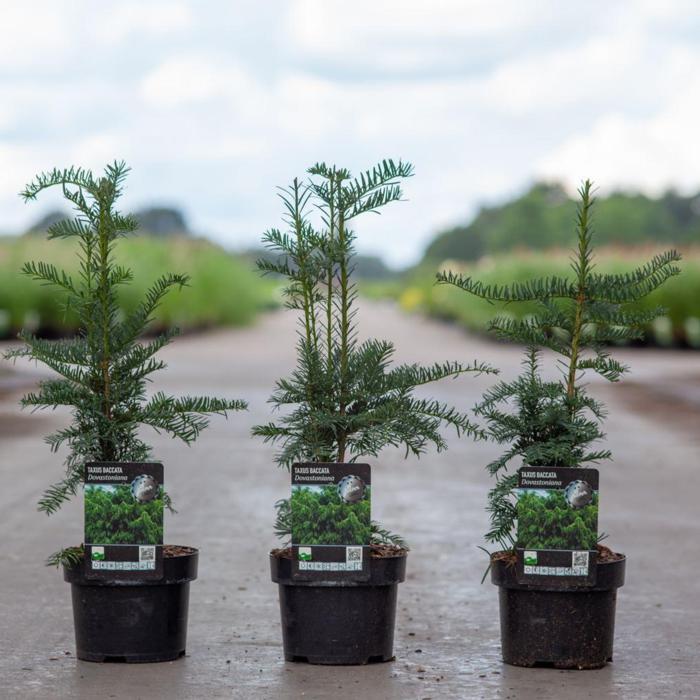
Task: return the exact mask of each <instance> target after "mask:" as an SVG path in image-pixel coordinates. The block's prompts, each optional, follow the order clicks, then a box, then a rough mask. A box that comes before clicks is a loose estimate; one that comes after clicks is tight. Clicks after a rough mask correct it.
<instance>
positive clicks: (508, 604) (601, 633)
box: [491, 557, 626, 669]
mask: <svg viewBox="0 0 700 700" xmlns="http://www.w3.org/2000/svg"><path fill="white" fill-rule="evenodd" d="M625 562H626V559H625V558H624V557H623V558H622V559H618V560H616V561H611V562H604V563H598V565H597V566H598V570H597V579H596V584H595V586H592V587H584V586H574V585H572V586H570V587H567V588H565V589H561V588H546V587H544V588H543V587H541V586H531V585H526V584H519V583H518V582H517V581H516V578H515V566H513V565H509V564H507V563H506V562H504V561H502V560H499V559H493V560H492V561H491V581H492V583H494V584H496V585H497V586H499V589H500V590H499V601H500V612H501V649H502V652H503V661H504V662H505V663H507V664H512V665H513V666H553V667H554V668H577V669H587V668H600V667H602V666H605V664H606V663H607V662H608V661H612V657H613V637H614V634H615V602H616V598H617V589H618V588H619V587H620V586H622V585H623V584H624V582H625Z"/></svg>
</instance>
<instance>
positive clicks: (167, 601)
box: [7, 162, 246, 661]
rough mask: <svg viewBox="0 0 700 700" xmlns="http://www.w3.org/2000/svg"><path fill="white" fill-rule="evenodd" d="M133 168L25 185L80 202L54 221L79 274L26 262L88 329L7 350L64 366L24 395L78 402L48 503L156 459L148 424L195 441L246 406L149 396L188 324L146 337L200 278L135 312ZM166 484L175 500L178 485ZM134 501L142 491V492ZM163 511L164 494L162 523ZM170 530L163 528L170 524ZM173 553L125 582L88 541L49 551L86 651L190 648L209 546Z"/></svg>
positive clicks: (54, 446) (135, 653)
mask: <svg viewBox="0 0 700 700" xmlns="http://www.w3.org/2000/svg"><path fill="white" fill-rule="evenodd" d="M128 171H129V169H128V168H127V167H126V165H125V164H124V163H117V162H115V163H113V164H112V165H108V166H107V167H106V168H105V170H104V174H103V175H102V176H101V177H95V176H94V175H93V174H92V173H91V172H90V171H89V170H84V169H82V168H69V169H67V170H53V171H52V172H49V173H43V174H41V175H39V176H38V177H36V179H35V180H34V181H33V182H31V183H30V184H29V185H28V186H27V187H26V189H25V190H24V191H23V192H22V197H23V198H24V199H25V200H33V199H35V198H36V197H37V195H38V194H39V193H40V192H42V191H43V190H46V189H49V188H52V187H59V188H61V189H62V192H63V196H64V197H65V198H66V199H67V200H68V201H69V202H70V203H71V204H72V205H73V207H74V209H75V210H76V212H77V213H76V216H75V218H73V219H67V220H63V221H59V222H57V223H55V224H53V225H52V226H51V227H50V228H49V230H48V237H49V239H54V238H64V239H71V240H75V241H76V243H77V247H76V255H77V256H78V258H79V261H80V266H79V272H78V273H77V274H76V275H75V276H71V275H69V274H68V273H67V272H65V271H62V270H60V269H57V268H56V267H55V266H54V265H52V264H50V263H46V262H28V263H26V264H25V265H24V267H23V269H22V272H23V273H24V274H25V275H28V276H29V277H31V278H34V279H36V280H38V281H40V282H41V283H43V284H49V285H53V286H54V287H56V288H57V289H58V290H59V291H60V292H61V293H62V294H63V295H65V300H66V306H67V308H69V309H70V310H71V312H72V313H73V314H76V316H77V318H78V319H79V322H80V323H79V328H80V330H79V332H78V334H77V335H76V336H75V337H72V338H67V339H63V340H58V341H48V340H45V339H42V338H37V337H35V336H34V335H32V334H30V333H26V332H23V333H21V334H20V339H21V340H23V341H24V343H25V345H24V346H23V347H20V348H17V349H13V350H11V351H10V352H8V353H7V357H10V358H18V357H22V358H27V359H29V360H32V361H34V362H41V363H43V364H44V365H46V366H47V367H49V368H50V369H51V370H53V371H54V372H55V373H56V375H57V377H55V378H51V379H47V380H44V381H42V382H41V383H40V386H39V388H38V390H37V391H36V392H33V393H29V394H27V395H26V396H24V398H23V399H22V406H23V407H30V408H32V409H47V408H49V409H55V408H57V407H69V408H70V409H71V411H72V421H71V423H70V424H69V425H68V426H67V427H64V428H61V429H60V430H58V431H57V432H55V433H53V434H52V435H49V436H48V437H47V438H46V441H47V442H48V444H49V446H50V448H51V450H52V452H56V451H58V450H59V448H61V447H65V448H67V456H66V460H65V476H64V477H63V478H62V479H61V480H60V481H58V482H57V483H55V484H53V485H52V486H51V487H50V488H49V489H48V490H47V491H46V492H45V493H44V495H43V497H42V498H41V500H40V501H39V509H40V510H41V511H43V512H44V513H46V514H47V515H51V514H52V513H54V512H56V511H57V510H58V509H59V508H60V507H61V506H62V504H63V503H64V502H66V501H67V500H69V499H70V498H72V497H73V496H75V495H76V494H77V493H78V491H79V489H80V487H81V485H82V484H84V482H85V479H86V464H88V463H91V462H95V463H110V464H113V465H122V464H126V463H146V462H148V460H150V459H151V447H150V446H149V445H148V444H147V443H146V442H144V440H143V439H142V438H141V436H140V433H139V428H140V426H144V425H145V426H150V427H152V428H153V429H155V430H156V431H158V432H161V431H162V432H165V433H167V434H169V435H171V436H172V437H176V438H179V439H180V440H182V441H183V442H185V443H186V444H188V445H189V444H191V443H192V442H193V441H194V440H195V439H196V438H197V436H198V435H199V433H200V432H201V431H202V430H203V429H204V428H206V426H207V424H208V419H207V416H208V415H209V414H212V413H218V414H223V415H226V412H227V411H229V410H240V409H243V408H245V406H246V405H245V403H244V402H242V401H237V400H230V399H215V398H207V397H189V396H185V397H174V396H168V395H166V394H164V393H162V392H157V393H155V394H153V395H152V396H151V397H150V398H149V397H147V396H146V386H147V385H146V382H147V381H149V379H150V377H151V375H152V374H153V373H154V372H156V371H158V370H161V369H163V368H164V367H165V364H164V362H163V361H162V360H159V359H157V353H158V351H159V350H160V349H161V348H162V347H164V346H165V345H167V344H168V343H169V342H170V340H171V339H172V338H173V337H174V336H175V335H176V334H177V330H176V329H171V330H169V331H167V332H165V333H161V334H159V335H157V336H156V337H154V338H152V339H150V340H148V341H142V340H141V339H140V338H141V336H142V334H143V332H144V331H145V330H146V328H147V326H148V324H149V322H150V321H151V319H152V316H153V313H154V311H155V310H156V308H157V307H158V305H159V303H160V301H161V300H162V298H163V297H164V295H165V294H167V292H168V291H169V290H170V289H171V288H173V287H176V288H182V287H184V286H186V285H187V284H188V277H187V276H186V275H181V274H165V275H163V276H162V277H160V278H159V279H158V280H157V281H156V282H155V284H154V285H153V286H152V287H151V288H150V289H149V290H148V292H147V294H146V295H145V298H144V299H143V300H142V301H141V303H140V304H139V305H138V306H137V307H136V309H135V310H134V311H133V312H132V313H130V314H128V315H123V314H122V312H121V310H120V307H119V303H118V299H119V287H120V286H122V285H125V284H128V283H129V282H131V280H132V275H131V272H130V271H129V270H128V269H126V268H124V267H122V266H121V265H119V264H118V263H117V262H116V261H115V257H114V252H115V247H116V245H117V242H118V240H119V239H120V238H121V237H123V236H126V235H128V234H130V233H132V232H134V231H135V230H136V229H137V223H136V220H135V219H134V218H133V217H131V216H129V215H122V214H121V213H119V212H118V211H117V210H116V208H115V205H116V202H117V200H118V199H119V197H120V195H121V193H122V188H123V185H124V181H125V178H126V176H127V173H128ZM118 468H119V467H118V466H116V467H114V468H113V469H118ZM137 487H138V489H137ZM124 488H126V487H124ZM149 488H152V484H149V483H148V481H147V480H146V481H144V478H142V479H141V480H140V481H139V482H137V483H136V484H132V492H133V493H134V498H137V497H139V498H140V497H141V496H142V494H143V492H144V491H146V492H147V491H148V489H149ZM135 489H137V490H135ZM127 490H128V489H127ZM152 495H153V494H151V496H152ZM159 495H160V496H161V497H162V499H163V501H164V502H165V505H166V506H167V507H168V508H171V503H170V499H169V498H168V496H167V494H163V493H159ZM115 498H116V496H115ZM149 498H150V496H149ZM128 500H129V501H130V502H133V499H132V498H131V497H129V499H128ZM143 500H148V499H147V498H146V497H144V498H143ZM86 503H87V502H86ZM86 508H87V505H86ZM124 509H127V510H124ZM171 509H172V508H171ZM115 512H119V513H120V514H121V515H122V516H123V517H124V519H125V520H126V522H127V524H128V522H129V520H130V518H131V519H133V517H134V516H133V515H130V513H131V511H129V510H128V504H126V503H120V504H118V511H115ZM162 512H163V511H162V504H161V508H160V519H161V520H160V522H161V523H162ZM86 515H88V518H86V521H88V522H86V524H87V525H88V526H89V525H90V523H89V514H86ZM148 517H149V516H145V515H144V516H143V518H144V521H145V522H146V524H147V525H148V526H149V527H150V526H151V525H153V523H152V522H151V520H149V519H148ZM141 524H143V523H141ZM160 532H161V537H162V524H161V530H160ZM93 541H94V540H93ZM97 541H98V542H99V541H100V540H99V539H98V540H97ZM162 554H163V557H162V566H163V571H162V576H161V577H160V578H152V577H151V578H146V574H145V573H143V576H144V578H143V579H142V580H141V579H140V576H141V572H133V573H134V575H129V576H128V577H127V578H123V579H120V580H114V581H109V580H103V579H95V578H90V577H89V571H88V562H87V561H86V560H85V559H86V558H85V556H84V548H83V546H80V547H68V548H66V549H62V550H61V551H59V552H56V553H55V554H54V555H52V556H51V557H50V558H49V562H48V563H50V564H54V565H56V566H58V565H63V568H64V578H65V580H66V581H68V582H70V584H71V587H72V598H73V614H74V621H75V635H76V644H77V655H78V658H80V659H84V660H87V661H114V660H119V661H166V660H171V659H175V658H177V657H179V656H181V655H183V654H184V652H185V641H186V633H187V610H188V600H189V582H190V581H192V580H194V579H195V578H196V576H197V560H198V551H197V550H196V549H194V548H193V547H182V546H168V545H166V546H165V547H164V551H162ZM159 556H160V552H159ZM125 576H126V574H125Z"/></svg>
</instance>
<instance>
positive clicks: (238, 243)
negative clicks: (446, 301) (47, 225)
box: [0, 0, 700, 266]
mask: <svg viewBox="0 0 700 700" xmlns="http://www.w3.org/2000/svg"><path fill="white" fill-rule="evenodd" d="M699 124H700V6H699V5H698V4H697V3H696V2H694V1H688V2H685V1H684V0H676V1H674V0H656V1H651V0H633V1H626V0H617V1H616V2H610V0H604V1H598V0H589V2H586V3H575V2H560V1H559V0H507V1H504V0H487V1H484V2H482V1H481V0H479V1H477V0H430V2H426V1H425V0H400V1H395V0H371V1H367V0H353V2H340V0H286V1H282V0H266V1H265V2H262V1H261V0H256V1H255V2H244V1H230V0H229V1H224V0H199V1H197V0H192V1H190V2H188V1H186V0H163V1H160V0H149V2H141V1H138V0H120V1H117V2H113V1H111V0H101V2H99V3H96V2H89V1H87V0H84V1H83V0H49V1H46V2H42V1H40V0H32V2H26V1H24V0H23V1H16V0H3V1H2V3H0V230H3V231H17V230H22V229H23V228H26V226H27V225H28V224H29V223H30V222H32V221H34V220H36V219H37V218H38V217H39V216H41V215H42V214H43V213H45V212H46V211H47V210H50V209H53V208H55V207H56V205H57V203H58V198H52V197H51V196H49V197H45V198H44V199H42V200H41V201H40V202H39V203H33V204H31V205H25V204H23V203H22V201H21V200H20V198H19V197H18V196H17V194H16V193H17V192H19V190H20V189H21V188H22V187H23V185H24V184H25V183H26V182H27V181H28V180H29V179H31V177H32V176H33V175H34V173H36V172H38V171H40V170H45V169H50V168H52V167H54V166H59V167H63V166H67V165H70V164H77V165H83V166H86V167H90V168H93V169H97V170H99V169H101V167H103V165H104V164H105V163H106V162H109V161H112V160H114V159H125V160H126V161H127V162H128V163H129V164H130V165H131V167H132V168H133V172H132V175H131V177H130V180H129V183H128V189H127V193H126V195H125V198H124V200H123V209H125V210H129V209H130V208H136V207H139V206H142V205H148V204H152V203H155V204H162V205H177V206H180V207H182V208H183V210H184V212H185V214H186V216H187V218H188V220H189V222H190V225H191V227H192V228H193V229H194V230H196V231H197V232H199V233H202V234H204V235H207V236H209V237H211V238H213V239H215V240H217V241H219V242H221V243H223V244H224V245H226V246H227V247H230V248H238V249H241V248H247V247H250V246H253V245H255V244H256V242H257V241H258V240H259V238H260V235H261V233H262V232H263V231H264V230H265V229H267V228H270V227H274V226H279V225H280V215H281V208H280V205H279V202H278V201H277V200H276V194H275V188H276V186H278V185H286V184H287V183H289V182H290V181H291V180H292V179H293V177H295V176H301V175H303V174H304V172H305V169H306V168H307V167H308V166H310V165H312V164H314V163H315V162H317V161H326V162H329V163H336V164H338V165H342V166H345V167H349V168H350V169H351V170H352V171H353V172H355V173H357V172H359V171H361V170H363V169H367V168H370V167H371V166H372V165H373V164H374V163H375V162H376V161H378V160H380V159H382V158H385V157H392V158H395V159H397V158H402V159H405V160H409V161H411V162H413V163H414V165H415V170H416V174H415V176H414V177H413V178H412V179H411V180H410V181H409V182H408V183H407V185H406V201H404V202H400V203H397V204H395V205H393V206H392V207H391V208H390V209H387V210H386V212H385V213H384V214H383V215H382V216H381V217H375V216H371V217H370V218H369V219H365V220H364V221H358V222H357V224H356V231H357V234H358V248H359V249H360V251H361V252H364V253H374V254H379V255H381V256H382V257H383V258H384V259H385V260H386V261H387V262H388V263H390V264H391V265H394V266H400V265H406V264H410V263H413V262H415V261H416V260H417V259H419V258H420V256H421V254H422V252H423V250H424V249H425V247H426V245H427V244H428V243H429V241H430V240H431V239H432V237H433V236H434V235H435V233H436V232H438V231H439V230H440V229H443V228H445V227H449V226H453V225H456V224H460V223H465V222H467V221H468V220H469V219H470V217H472V216H473V215H474V214H475V213H476V212H477V211H478V208H479V206H481V205H484V204H494V203H498V202H501V201H505V200H507V199H509V198H511V197H513V196H517V195H518V194H520V193H521V192H523V191H525V190H526V189H527V188H528V187H529V186H530V185H531V184H532V183H533V182H534V181H536V180H542V179H544V180H559V181H561V182H563V183H564V184H565V185H566V186H567V187H568V188H569V189H572V190H573V189H574V188H575V187H576V186H577V184H578V183H579V182H580V181H581V180H583V179H584V178H586V177H590V178H591V179H593V180H595V182H596V184H597V185H598V187H599V188H600V191H601V192H606V191H610V190H614V189H627V190H642V191H645V192H647V193H650V194H658V193H660V192H662V191H664V190H665V189H667V188H670V187H673V188H676V189H678V190H680V191H681V192H691V191H693V192H694V191H697V190H698V189H700V147H699V146H698V136H697V131H698V128H699V127H698V125H699Z"/></svg>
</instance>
